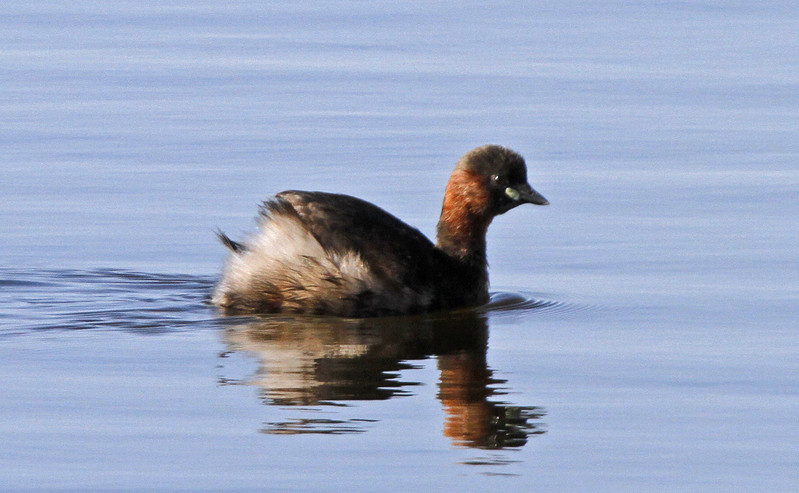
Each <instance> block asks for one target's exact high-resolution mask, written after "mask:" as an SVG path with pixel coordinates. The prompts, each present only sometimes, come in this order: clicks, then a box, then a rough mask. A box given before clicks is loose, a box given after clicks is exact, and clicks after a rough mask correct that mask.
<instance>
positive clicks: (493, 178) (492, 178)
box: [491, 175, 499, 183]
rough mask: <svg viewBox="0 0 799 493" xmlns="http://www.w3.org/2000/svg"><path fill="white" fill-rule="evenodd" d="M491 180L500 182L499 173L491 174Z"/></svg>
mask: <svg viewBox="0 0 799 493" xmlns="http://www.w3.org/2000/svg"><path fill="white" fill-rule="evenodd" d="M491 181H493V182H494V183H499V175H491Z"/></svg>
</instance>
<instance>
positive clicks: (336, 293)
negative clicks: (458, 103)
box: [211, 145, 549, 317]
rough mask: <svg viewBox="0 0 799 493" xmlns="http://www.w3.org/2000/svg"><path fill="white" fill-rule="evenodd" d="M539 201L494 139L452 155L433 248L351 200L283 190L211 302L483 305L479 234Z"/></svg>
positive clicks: (409, 307) (258, 307)
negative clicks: (513, 211)
mask: <svg viewBox="0 0 799 493" xmlns="http://www.w3.org/2000/svg"><path fill="white" fill-rule="evenodd" d="M548 203H549V202H547V200H546V199H545V198H544V197H543V196H541V195H540V194H539V193H538V192H536V191H535V190H533V189H532V188H531V187H530V185H529V184H528V183H527V168H526V166H525V163H524V159H523V158H522V157H521V156H520V155H519V154H517V153H516V152H514V151H512V150H510V149H506V148H504V147H500V146H496V145H487V146H483V147H478V148H477V149H474V150H472V151H471V152H469V153H468V154H466V155H465V156H463V157H462V158H461V160H460V161H459V162H458V165H457V166H456V167H455V170H454V171H453V172H452V176H451V177H450V179H449V183H448V184H447V189H446V192H445V194H444V205H443V207H442V209H441V218H440V219H439V222H438V226H437V240H438V243H437V244H436V245H433V243H431V242H430V240H428V239H427V238H426V237H425V236H424V235H423V234H422V233H420V232H419V231H418V230H417V229H415V228H412V227H411V226H408V225H407V224H405V223H404V222H402V221H400V220H399V219H397V218H396V217H394V216H392V215H391V214H389V213H388V212H386V211H384V210H383V209H381V208H379V207H377V206H375V205H373V204H371V203H369V202H366V201H364V200H361V199H357V198H355V197H350V196H348V195H339V194H332V193H324V192H302V191H296V190H288V191H285V192H281V193H279V194H277V195H276V196H275V197H274V198H273V199H271V200H268V201H266V202H264V203H263V205H262V206H261V208H260V214H259V217H258V223H259V227H260V231H259V232H258V233H257V234H256V235H254V236H253V237H251V238H250V239H248V240H247V241H246V242H245V243H238V242H235V241H233V240H231V239H230V238H228V237H227V236H225V235H224V234H223V233H221V232H220V233H218V234H219V238H220V240H221V241H222V243H224V244H225V245H226V246H227V247H228V248H229V249H230V250H231V255H230V257H229V259H228V261H227V265H226V266H225V270H224V274H223V275H222V279H221V280H220V281H219V284H218V285H217V287H216V289H215V291H214V293H213V296H212V300H211V301H212V302H213V303H214V304H216V305H218V306H220V307H222V308H223V309H225V310H226V311H228V312H232V313H259V312H260V313H268V312H271V313H275V312H290V313H311V314H320V315H322V314H324V315H339V316H345V317H369V316H378V315H388V314H403V313H418V312H428V311H434V310H442V309H448V308H456V307H461V306H469V305H479V304H482V303H486V302H487V301H488V264H487V262H486V230H487V229H488V225H489V224H490V223H491V220H492V219H493V218H494V216H497V215H499V214H503V213H505V212H507V211H509V210H510V209H513V208H514V207H516V206H518V205H521V204H537V205H547V204H548Z"/></svg>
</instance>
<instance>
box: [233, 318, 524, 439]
mask: <svg viewBox="0 0 799 493" xmlns="http://www.w3.org/2000/svg"><path fill="white" fill-rule="evenodd" d="M225 336H226V340H227V342H228V345H229V346H230V349H231V350H233V351H246V352H249V353H253V354H256V355H257V356H258V359H259V360H260V363H261V364H260V367H259V369H258V371H257V373H256V374H255V375H254V376H253V378H252V379H250V383H252V384H255V385H257V386H259V387H260V388H261V389H262V396H263V398H264V402H265V403H267V404H275V405H283V406H285V405H319V404H329V403H336V402H337V401H352V400H380V399H388V398H391V397H394V396H398V395H403V394H406V393H407V392H408V390H407V388H405V387H406V386H408V385H415V383H412V382H411V383H408V382H400V381H398V380H397V377H398V375H399V372H400V371H401V370H403V369H407V368H410V367H411V365H410V364H408V363H407V361H409V360H419V359H425V358H428V357H430V356H437V357H438V360H439V368H440V370H441V384H440V393H439V398H440V399H441V401H442V403H443V405H444V408H445V409H446V410H447V413H448V416H449V417H448V418H447V423H446V425H445V428H446V429H445V434H446V435H447V436H449V437H451V438H452V439H453V441H455V442H456V443H457V444H461V445H467V446H479V447H486V446H491V445H490V444H492V443H496V442H497V441H498V440H497V439H496V437H495V435H496V433H497V430H496V426H493V425H492V424H491V423H496V422H497V421H498V420H497V417H496V415H497V413H500V414H503V413H505V409H506V408H505V407H503V406H498V405H497V404H495V403H491V402H489V401H487V398H488V397H489V396H490V395H492V394H493V393H494V389H493V388H491V386H492V385H495V384H497V383H504V382H503V381H496V380H493V379H492V378H491V371H490V370H489V369H488V368H487V366H486V349H487V341H488V326H487V320H486V318H485V316H483V315H481V314H478V313H476V312H473V311H462V312H457V313H448V314H447V316H446V317H443V316H430V315H426V316H425V315H423V316H414V317H394V318H379V319H358V320H350V319H330V318H312V317H271V318H264V319H257V320H251V321H248V322H246V323H243V324H241V325H239V326H234V327H230V328H229V329H228V330H227V331H226V334H225ZM522 444H523V443H522ZM517 445H521V444H517ZM500 446H501V445H500Z"/></svg>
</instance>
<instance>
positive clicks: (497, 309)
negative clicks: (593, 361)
mask: <svg viewBox="0 0 799 493" xmlns="http://www.w3.org/2000/svg"><path fill="white" fill-rule="evenodd" d="M595 308H597V307H595V306H592V305H581V304H577V303H571V302H567V301H562V300H554V299H546V298H541V297H540V296H539V295H536V294H533V293H527V292H509V291H498V292H495V293H491V301H489V302H488V304H487V305H485V306H484V307H483V309H484V310H485V311H487V312H489V313H503V312H513V313H523V312H557V313H566V312H577V311H584V310H592V309H595Z"/></svg>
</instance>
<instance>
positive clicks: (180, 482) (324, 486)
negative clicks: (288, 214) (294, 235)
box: [0, 1, 799, 491]
mask: <svg viewBox="0 0 799 493" xmlns="http://www.w3.org/2000/svg"><path fill="white" fill-rule="evenodd" d="M2 10H3V15H2V16H0V19H2V20H0V23H1V24H2V29H0V32H2V34H0V36H1V37H2V38H0V39H2V43H3V50H2V53H1V54H0V66H1V67H2V73H3V74H4V76H3V77H4V83H3V84H2V85H0V110H1V111H2V113H3V119H2V123H0V129H1V131H0V152H1V153H2V155H3V164H2V170H3V179H2V180H0V196H2V199H1V200H0V234H2V237H3V245H2V247H0V287H1V288H2V289H0V362H2V363H0V377H2V381H3V382H4V392H3V394H2V398H1V399H0V416H2V418H3V419H2V421H1V422H2V424H0V444H2V445H0V451H2V453H0V484H3V485H4V489H6V490H9V491H23V490H39V491H86V490H113V491H119V490H131V491H139V490H141V491H149V490H160V491H175V490H192V491H202V490H209V491H210V490H213V491H220V490H224V491H236V490H238V491H253V490H255V491H263V490H271V491H330V490H331V489H340V490H344V489H346V490H348V491H373V490H374V489H375V488H379V489H381V490H383V491H416V490H433V489H435V490H442V491H449V490H455V489H458V490H467V491H482V490H487V491H506V490H512V489H516V490H521V491H527V490H534V489H541V490H551V491H575V490H577V491H584V490H591V491H619V490H622V491H631V490H632V491H641V490H644V491H657V490H662V491H697V490H702V491H704V490H714V489H715V490H720V491H730V490H753V489H757V490H768V491H789V490H791V489H792V488H794V487H795V484H796V479H797V477H796V470H797V468H799V454H798V453H797V451H796V447H795V444H796V443H797V441H799V429H798V428H797V427H796V425H795V416H796V410H797V408H799V385H797V382H796V378H795V375H796V374H797V373H799V363H797V358H796V354H797V351H798V350H799V335H797V331H796V321H797V319H799V269H797V265H799V254H798V252H797V248H796V245H797V244H799V241H798V240H799V228H797V225H796V220H795V219H794V218H795V217H796V216H797V213H799V209H798V208H797V204H799V200H797V199H798V198H799V192H797V190H799V168H798V167H797V162H799V148H798V147H797V139H796V136H797V135H799V97H798V96H797V94H799V75H797V71H796V70H795V69H796V63H795V54H796V53H797V52H799V35H797V32H796V29H795V27H796V25H797V21H799V19H798V17H799V8H797V7H796V6H794V5H793V4H791V3H790V2H760V3H757V4H749V3H745V2H721V3H720V2H693V3H680V2H667V3H660V4H657V5H653V4H651V3H647V2H624V3H622V2H568V1H567V2H538V3H533V4H522V3H517V2H499V3H497V2H494V3H492V4H491V5H484V4H481V3H476V2H474V3H472V2H467V3H463V2H461V3H459V5H458V7H449V6H447V5H445V4H428V3H423V2H418V3H417V2H412V3H386V2H376V3H370V4H362V3H358V2H332V3H331V2H322V3H316V4H313V5H309V6H300V5H295V4H293V3H279V2H278V3H270V4H269V5H254V4H249V3H241V2H239V3H237V2H233V3H230V2H228V3H225V4H220V3H218V2H196V1H192V2H180V1H172V2H166V3H161V4H159V5H157V6H154V5H149V4H146V5H145V4H142V5H138V4H131V3H128V2H116V1H112V2H105V3H104V4H103V5H102V6H101V7H98V6H97V5H94V4H88V3H80V2H78V3H75V2H72V3H68V4H67V3H63V2H48V1H38V2H17V1H11V2H6V3H5V4H4V6H3V7H2ZM485 143H499V144H504V145H507V146H509V147H512V148H514V149H516V150H518V151H519V152H521V153H522V154H523V155H524V156H525V157H526V158H527V161H528V165H529V175H530V181H531V184H532V185H533V186H534V187H535V188H536V189H537V190H539V191H540V192H541V193H542V194H544V195H545V196H546V197H547V198H548V199H549V200H550V202H551V203H552V205H551V206H550V207H547V208H533V207H529V208H524V207H522V208H519V209H516V210H514V211H511V212H510V213H508V214H507V215H505V216H502V217H499V218H497V219H496V220H495V222H494V224H493V225H492V227H491V230H490V232H489V238H488V245H489V247H488V248H489V251H488V254H489V261H490V263H491V279H492V291H493V296H492V303H491V304H490V305H489V306H487V307H480V308H479V309H476V310H464V311H459V312H456V313H447V314H435V315H430V316H421V317H396V318H388V319H369V320H362V321H351V320H340V319H326V318H303V317H223V316H221V315H219V314H218V313H216V312H215V311H214V310H213V308H212V307H210V306H209V305H208V304H207V296H208V294H209V292H210V290H211V289H212V287H213V284H214V282H215V280H216V276H217V275H218V272H219V269H220V266H221V263H222V261H223V258H224V248H223V247H222V246H221V245H218V244H217V243H216V240H215V238H214V230H215V229H216V228H222V229H224V230H225V231H226V232H227V233H229V234H230V235H231V236H233V237H239V236H240V235H243V234H245V233H246V232H248V231H251V230H252V228H253V225H254V223H253V221H252V217H253V216H254V214H255V211H256V208H257V204H258V203H259V201H261V200H263V199H265V198H267V197H268V196H269V195H271V194H273V193H275V192H278V191H280V190H283V189H287V188H298V189H309V190H328V191H337V192H343V193H350V194H353V195H357V196H360V197H363V198H366V199H367V200H370V201H372V202H375V203H377V204H378V205H380V206H381V207H384V208H385V209H387V210H389V211H391V212H393V213H395V214H396V215H397V216H398V217H400V218H402V219H403V220H405V221H407V222H409V223H411V224H413V225H415V226H417V227H419V228H420V230H421V231H422V232H424V233H425V234H428V235H433V234H434V231H435V222H436V220H437V216H438V212H439V211H440V201H441V195H442V192H443V187H444V184H445V182H446V179H447V176H448V174H449V172H450V171H451V169H452V167H453V166H454V164H455V162H456V161H457V159H458V157H459V156H460V155H462V154H463V153H465V152H466V151H468V150H469V149H471V148H472V147H475V146H477V145H482V144H485Z"/></svg>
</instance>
